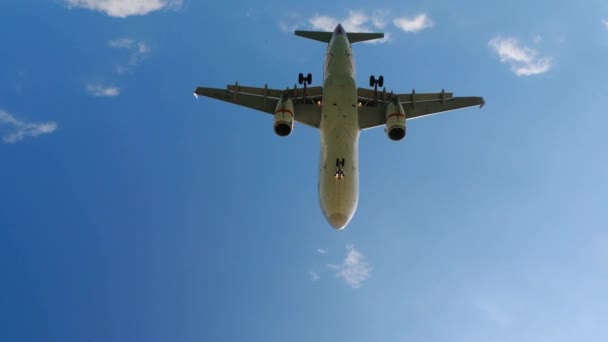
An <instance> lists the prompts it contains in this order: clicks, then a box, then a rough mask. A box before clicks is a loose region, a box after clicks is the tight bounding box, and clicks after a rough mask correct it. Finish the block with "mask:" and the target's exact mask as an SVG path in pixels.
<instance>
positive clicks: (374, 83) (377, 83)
mask: <svg viewBox="0 0 608 342" xmlns="http://www.w3.org/2000/svg"><path fill="white" fill-rule="evenodd" d="M369 86H370V87H374V106H375V105H376V103H378V87H384V76H378V78H377V79H376V77H374V75H371V76H370V77H369Z"/></svg>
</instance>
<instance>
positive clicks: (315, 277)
mask: <svg viewBox="0 0 608 342" xmlns="http://www.w3.org/2000/svg"><path fill="white" fill-rule="evenodd" d="M308 275H309V276H310V280H312V281H317V280H319V279H321V276H320V275H319V273H317V272H315V271H308Z"/></svg>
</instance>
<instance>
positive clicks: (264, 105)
mask: <svg viewBox="0 0 608 342" xmlns="http://www.w3.org/2000/svg"><path fill="white" fill-rule="evenodd" d="M229 87H230V86H229ZM239 88H240V86H239ZM255 89H261V90H264V88H255ZM268 90H269V91H271V92H277V91H279V90H273V89H268ZM280 93H281V94H282V93H283V91H282V90H281V91H280ZM194 94H195V95H200V96H206V97H210V98H212V99H216V100H220V101H224V102H229V103H234V104H237V105H239V106H243V107H247V108H251V109H255V110H259V111H261V112H264V113H268V114H271V115H274V112H275V109H276V106H277V103H278V101H279V100H278V99H277V98H273V97H264V96H259V95H252V94H247V93H244V92H235V91H231V90H229V89H217V88H206V87H197V88H196V90H195V91H194ZM294 112H295V113H294V119H295V120H296V121H297V122H300V123H303V124H305V125H308V126H312V127H317V128H318V127H319V125H320V123H321V106H318V105H315V104H310V103H299V102H296V103H294Z"/></svg>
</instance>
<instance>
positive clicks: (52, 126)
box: [0, 110, 57, 144]
mask: <svg viewBox="0 0 608 342" xmlns="http://www.w3.org/2000/svg"><path fill="white" fill-rule="evenodd" d="M0 128H2V131H3V134H2V141H4V142H5V143H7V144H14V143H16V142H19V141H21V140H23V138H25V137H37V136H39V135H42V134H50V133H53V132H54V131H55V130H56V129H57V123H56V122H54V121H50V122H45V123H33V122H26V121H22V120H19V119H17V118H15V117H14V116H12V115H11V114H10V113H8V112H5V111H3V110H0Z"/></svg>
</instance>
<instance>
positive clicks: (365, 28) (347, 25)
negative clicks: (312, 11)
mask: <svg viewBox="0 0 608 342" xmlns="http://www.w3.org/2000/svg"><path fill="white" fill-rule="evenodd" d="M382 13H383V12H374V15H372V16H371V17H370V16H368V15H367V14H365V12H363V11H353V10H351V11H348V16H347V17H346V18H343V19H342V20H339V19H338V18H335V17H330V16H326V15H316V16H314V17H312V18H310V19H309V20H308V22H309V23H310V25H312V28H313V29H314V30H321V31H329V32H331V31H333V30H334V29H335V28H336V26H338V24H340V23H341V24H342V27H344V29H345V30H346V32H371V31H372V29H371V28H370V27H369V25H368V24H371V25H372V27H374V28H383V27H384V26H386V23H385V22H384V17H383V16H382Z"/></svg>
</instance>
